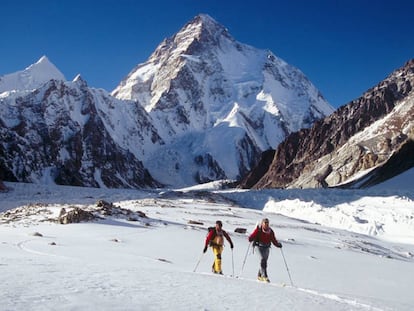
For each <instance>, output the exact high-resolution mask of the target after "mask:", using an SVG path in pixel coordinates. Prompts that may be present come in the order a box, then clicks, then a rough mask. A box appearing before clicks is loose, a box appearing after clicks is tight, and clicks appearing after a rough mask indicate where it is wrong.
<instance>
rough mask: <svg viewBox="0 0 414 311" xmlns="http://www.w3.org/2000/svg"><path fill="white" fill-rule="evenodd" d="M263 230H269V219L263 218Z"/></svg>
mask: <svg viewBox="0 0 414 311" xmlns="http://www.w3.org/2000/svg"><path fill="white" fill-rule="evenodd" d="M262 228H264V229H267V228H269V219H268V218H263V219H262Z"/></svg>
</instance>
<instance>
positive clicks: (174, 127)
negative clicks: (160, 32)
mask: <svg viewBox="0 0 414 311" xmlns="http://www.w3.org/2000/svg"><path fill="white" fill-rule="evenodd" d="M112 95H113V96H115V97H117V98H119V99H128V100H137V101H139V102H140V103H141V104H142V105H143V106H144V107H145V109H146V111H147V112H148V113H149V115H150V116H151V118H152V120H153V122H154V126H155V127H156V128H157V130H158V134H159V135H160V137H161V138H162V139H163V141H165V142H166V144H165V145H164V146H163V147H162V148H158V149H156V151H155V152H154V153H153V154H148V156H147V157H145V158H144V159H143V162H144V164H145V166H146V167H147V168H148V169H149V171H150V172H151V174H153V175H154V176H155V178H156V179H158V180H162V181H163V182H164V183H167V184H173V185H188V184H193V183H194V182H206V181H210V180H215V179H221V178H230V179H238V178H240V177H241V176H242V175H244V174H245V173H246V172H248V171H249V170H250V169H251V168H252V167H253V166H254V165H255V164H256V163H257V161H258V159H259V156H260V154H261V152H262V151H264V150H266V149H268V148H275V147H276V146H277V145H278V144H279V143H280V142H281V141H283V139H284V138H285V137H286V135H288V134H289V133H291V132H294V131H297V130H299V129H301V128H306V127H309V126H311V125H312V123H313V122H314V121H316V120H318V119H320V118H323V117H324V116H326V115H329V114H330V113H332V112H333V108H332V107H331V106H330V105H329V104H328V103H327V102H326V101H325V100H324V98H323V97H322V95H321V94H320V92H319V91H318V90H317V89H316V88H315V87H314V86H313V85H312V83H311V82H310V81H309V80H308V79H307V78H306V77H305V76H304V74H303V73H302V72H300V71H299V70H298V69H296V68H294V67H292V66H290V65H288V64H287V63H286V62H284V61H283V60H281V59H280V58H278V57H276V56H275V55H274V54H273V53H272V52H270V51H266V50H259V49H256V48H253V47H251V46H248V45H245V44H242V43H239V42H237V41H236V40H235V39H234V38H233V37H232V36H231V35H230V34H229V32H228V31H227V29H225V28H224V27H223V26H222V25H220V24H219V23H217V22H216V21H215V20H214V19H212V18H211V17H210V16H208V15H204V14H201V15H198V16H196V17H195V18H194V19H193V20H191V21H190V22H189V23H187V24H186V25H185V26H184V27H183V28H182V29H181V30H180V31H179V32H178V33H176V34H175V35H174V36H172V37H171V38H168V39H165V40H164V41H163V42H162V43H161V44H160V45H159V46H158V48H157V49H156V50H155V52H154V53H153V54H152V55H151V57H150V58H149V59H148V61H146V62H145V63H143V64H140V65H138V66H137V67H136V68H135V69H133V70H132V71H131V73H130V74H129V75H128V76H127V77H126V79H125V80H123V81H122V82H121V83H120V85H119V86H118V87H117V88H116V89H115V90H114V91H113V92H112Z"/></svg>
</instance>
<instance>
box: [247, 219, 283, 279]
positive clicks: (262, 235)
mask: <svg viewBox="0 0 414 311" xmlns="http://www.w3.org/2000/svg"><path fill="white" fill-rule="evenodd" d="M253 241H254V245H253V246H257V248H258V250H259V255H260V269H259V272H258V274H257V279H258V280H260V281H265V282H270V281H269V278H268V276H267V259H268V258H269V252H270V245H271V243H273V245H274V246H276V247H279V248H281V247H282V244H281V243H280V242H279V241H278V240H277V239H276V236H275V233H274V232H273V230H272V229H271V228H270V227H269V219H267V218H264V219H263V220H262V222H261V225H260V226H257V227H256V229H255V230H254V231H253V232H252V234H250V236H249V242H253Z"/></svg>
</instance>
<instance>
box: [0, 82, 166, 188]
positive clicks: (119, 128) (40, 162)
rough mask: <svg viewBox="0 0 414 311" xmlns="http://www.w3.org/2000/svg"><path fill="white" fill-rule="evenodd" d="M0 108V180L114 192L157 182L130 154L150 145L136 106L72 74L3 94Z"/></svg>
mask: <svg viewBox="0 0 414 311" xmlns="http://www.w3.org/2000/svg"><path fill="white" fill-rule="evenodd" d="M0 107H1V111H0V134H1V137H2V140H1V142H0V155H1V157H0V172H1V175H2V176H0V179H1V178H3V179H4V180H11V181H22V182H43V183H50V182H52V183H57V184H63V185H77V186H90V187H91V186H92V187H114V188H117V187H148V186H150V187H152V186H159V185H160V184H159V183H157V182H156V181H155V180H154V179H153V178H152V177H151V176H150V175H149V173H148V172H147V170H146V169H145V168H144V167H143V165H142V163H141V162H140V161H139V160H138V157H137V156H136V155H135V154H133V153H132V151H134V152H136V153H137V154H139V153H142V152H144V151H143V150H141V148H140V147H141V146H142V145H144V144H145V143H146V142H147V140H150V143H151V144H152V145H155V144H157V143H158V142H157V135H156V134H154V132H155V130H154V129H153V128H152V126H151V122H150V121H149V119H148V117H147V114H146V112H145V110H144V109H143V108H142V107H141V106H140V105H138V104H137V103H136V102H133V101H120V100H117V99H115V98H113V97H111V96H110V95H109V94H108V93H107V92H106V91H104V90H101V89H99V90H98V89H93V88H89V87H88V86H87V84H86V82H85V81H84V80H83V79H82V77H80V76H79V75H78V76H77V77H76V78H75V79H74V80H73V81H72V82H70V81H62V80H49V81H48V82H46V83H45V84H43V85H42V86H41V87H39V88H37V89H35V90H32V91H29V90H24V91H15V92H5V93H3V94H2V95H0ZM151 139H152V140H151ZM133 142H135V143H137V144H138V147H135V146H131V145H132V144H133ZM150 143H147V145H149V144H150ZM130 150H132V151H130Z"/></svg>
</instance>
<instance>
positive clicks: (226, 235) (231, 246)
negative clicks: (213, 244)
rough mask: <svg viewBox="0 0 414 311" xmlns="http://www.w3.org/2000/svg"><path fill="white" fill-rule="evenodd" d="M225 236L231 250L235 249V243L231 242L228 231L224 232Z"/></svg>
mask: <svg viewBox="0 0 414 311" xmlns="http://www.w3.org/2000/svg"><path fill="white" fill-rule="evenodd" d="M223 234H224V237H225V238H226V239H227V241H229V243H230V248H233V247H234V245H233V242H232V240H231V238H230V236H229V235H228V234H227V232H226V231H223Z"/></svg>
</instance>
